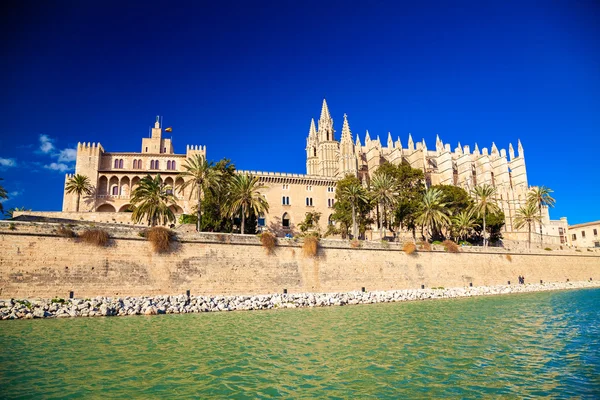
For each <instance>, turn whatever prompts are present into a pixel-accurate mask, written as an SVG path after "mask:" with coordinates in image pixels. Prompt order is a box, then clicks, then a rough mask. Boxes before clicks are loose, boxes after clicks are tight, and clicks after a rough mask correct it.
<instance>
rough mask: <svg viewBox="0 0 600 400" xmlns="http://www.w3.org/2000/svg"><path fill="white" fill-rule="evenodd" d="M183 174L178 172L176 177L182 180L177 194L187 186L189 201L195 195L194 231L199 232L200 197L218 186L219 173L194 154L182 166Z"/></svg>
mask: <svg viewBox="0 0 600 400" xmlns="http://www.w3.org/2000/svg"><path fill="white" fill-rule="evenodd" d="M183 169H184V171H183V172H180V173H179V175H177V177H178V178H179V177H181V178H183V179H184V181H183V183H182V184H180V185H179V186H178V190H179V192H183V191H184V190H185V189H186V188H187V187H188V186H189V187H191V190H190V197H189V198H190V199H191V198H192V196H193V195H194V194H195V195H196V198H197V200H198V210H197V216H198V223H197V225H196V230H197V231H198V232H200V227H201V226H202V197H203V195H204V193H206V191H207V190H214V189H216V188H218V187H219V186H220V181H221V171H219V170H217V169H215V168H214V166H213V163H212V162H208V161H206V158H205V157H204V156H203V155H202V154H196V155H195V156H194V157H191V158H188V159H186V160H185V164H183Z"/></svg>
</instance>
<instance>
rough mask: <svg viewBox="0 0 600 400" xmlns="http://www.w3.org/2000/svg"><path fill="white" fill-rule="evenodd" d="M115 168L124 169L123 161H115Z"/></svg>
mask: <svg viewBox="0 0 600 400" xmlns="http://www.w3.org/2000/svg"><path fill="white" fill-rule="evenodd" d="M115 168H123V159H116V160H115Z"/></svg>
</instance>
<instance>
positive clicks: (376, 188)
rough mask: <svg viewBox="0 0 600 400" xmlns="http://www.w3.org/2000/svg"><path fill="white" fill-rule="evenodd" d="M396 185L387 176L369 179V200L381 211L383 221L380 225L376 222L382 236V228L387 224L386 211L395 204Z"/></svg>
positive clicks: (379, 175) (383, 174) (380, 175)
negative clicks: (379, 207)
mask: <svg viewBox="0 0 600 400" xmlns="http://www.w3.org/2000/svg"><path fill="white" fill-rule="evenodd" d="M397 192H398V185H397V183H396V180H395V179H394V177H392V176H390V175H389V174H385V173H382V174H377V173H376V174H375V175H374V176H373V179H371V198H372V199H373V201H375V202H376V203H377V204H380V205H381V208H382V211H383V213H382V214H383V221H382V223H381V224H379V223H380V221H377V223H378V224H379V226H380V227H381V235H382V237H383V235H384V232H385V230H384V226H385V225H386V224H387V210H388V207H389V208H390V209H392V208H393V206H394V205H395V204H396V202H397V196H398V193H397Z"/></svg>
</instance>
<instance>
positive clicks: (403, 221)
mask: <svg viewBox="0 0 600 400" xmlns="http://www.w3.org/2000/svg"><path fill="white" fill-rule="evenodd" d="M377 173H381V174H387V175H390V176H393V177H394V180H395V182H396V193H397V196H396V201H395V204H394V209H393V215H394V225H393V226H397V227H399V228H406V229H409V230H411V231H412V233H413V237H415V235H416V233H415V229H416V226H417V225H416V223H415V218H416V215H417V211H418V209H419V204H420V203H421V198H422V197H423V193H424V192H425V184H424V182H425V175H424V174H423V171H421V170H420V169H416V168H412V167H411V166H410V165H409V164H408V163H406V162H403V163H401V164H400V165H394V164H391V163H387V162H386V163H383V164H382V165H380V166H379V168H378V169H377Z"/></svg>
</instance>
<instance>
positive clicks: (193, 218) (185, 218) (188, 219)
mask: <svg viewBox="0 0 600 400" xmlns="http://www.w3.org/2000/svg"><path fill="white" fill-rule="evenodd" d="M205 216H206V214H205ZM178 222H179V223H180V224H181V225H183V224H193V225H196V223H197V222H198V216H197V215H195V214H181V215H180V216H179V220H178Z"/></svg>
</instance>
